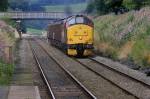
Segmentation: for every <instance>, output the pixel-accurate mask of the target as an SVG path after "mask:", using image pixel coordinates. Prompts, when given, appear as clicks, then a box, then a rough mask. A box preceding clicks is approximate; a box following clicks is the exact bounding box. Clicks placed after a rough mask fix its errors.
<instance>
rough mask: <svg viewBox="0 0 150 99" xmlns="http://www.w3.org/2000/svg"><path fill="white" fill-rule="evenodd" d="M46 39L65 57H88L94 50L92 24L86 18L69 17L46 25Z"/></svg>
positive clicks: (82, 16)
mask: <svg viewBox="0 0 150 99" xmlns="http://www.w3.org/2000/svg"><path fill="white" fill-rule="evenodd" d="M47 38H48V41H49V42H50V43H51V45H53V46H56V47H59V48H60V49H62V50H63V51H64V52H65V53H66V54H67V55H70V56H89V55H92V53H93V48H94V47H93V41H94V24H93V22H92V20H91V19H89V18H88V17H87V16H84V15H74V16H70V17H68V18H66V19H63V20H60V21H57V22H55V23H54V24H50V25H48V28H47Z"/></svg>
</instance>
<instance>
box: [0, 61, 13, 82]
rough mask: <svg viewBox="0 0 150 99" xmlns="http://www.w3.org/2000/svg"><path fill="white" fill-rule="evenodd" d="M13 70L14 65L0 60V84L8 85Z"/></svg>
mask: <svg viewBox="0 0 150 99" xmlns="http://www.w3.org/2000/svg"><path fill="white" fill-rule="evenodd" d="M13 71H14V65H12V64H6V63H4V62H2V61H0V85H9V83H10V81H11V77H12V74H13Z"/></svg>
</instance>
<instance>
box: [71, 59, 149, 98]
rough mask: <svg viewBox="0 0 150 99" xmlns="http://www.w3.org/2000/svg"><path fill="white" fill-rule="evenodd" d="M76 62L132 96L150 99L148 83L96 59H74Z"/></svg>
mask: <svg viewBox="0 0 150 99" xmlns="http://www.w3.org/2000/svg"><path fill="white" fill-rule="evenodd" d="M74 60H76V61H77V62H79V63H80V64H82V66H84V67H85V68H87V69H88V70H90V71H92V72H94V73H95V74H97V75H99V76H101V77H103V78H104V79H106V80H107V81H109V82H111V83H112V84H114V85H115V86H117V87H118V88H120V89H122V90H124V91H125V92H127V93H128V94H131V95H133V96H134V97H136V98H138V99H150V85H149V84H148V83H146V82H143V81H141V80H139V79H136V78H134V77H131V76H130V75H128V74H125V73H123V72H120V71H118V70H117V69H114V68H111V67H110V66H108V65H106V64H104V63H101V62H100V61H98V60H96V59H95V58H84V59H75V58H74Z"/></svg>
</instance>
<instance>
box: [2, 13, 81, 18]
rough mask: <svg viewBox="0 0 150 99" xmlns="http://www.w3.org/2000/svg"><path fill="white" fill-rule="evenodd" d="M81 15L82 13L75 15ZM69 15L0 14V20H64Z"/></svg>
mask: <svg viewBox="0 0 150 99" xmlns="http://www.w3.org/2000/svg"><path fill="white" fill-rule="evenodd" d="M75 14H81V13H73V15H75ZM67 16H68V15H67V14H65V13H64V12H0V18H5V17H8V18H11V19H63V18H66V17H67Z"/></svg>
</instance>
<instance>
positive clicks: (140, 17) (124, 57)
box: [94, 7, 150, 73]
mask: <svg viewBox="0 0 150 99" xmlns="http://www.w3.org/2000/svg"><path fill="white" fill-rule="evenodd" d="M94 23H95V49H96V52H97V54H100V55H102V56H105V57H109V58H111V59H113V60H119V61H120V62H122V63H125V64H126V65H129V66H130V67H131V68H134V69H139V70H141V71H143V70H145V71H144V72H146V73H148V71H149V68H150V7H146V8H142V9H141V10H139V11H130V12H128V13H125V14H120V15H114V14H109V15H104V16H100V17H97V18H95V19H94ZM145 68H146V69H145Z"/></svg>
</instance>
